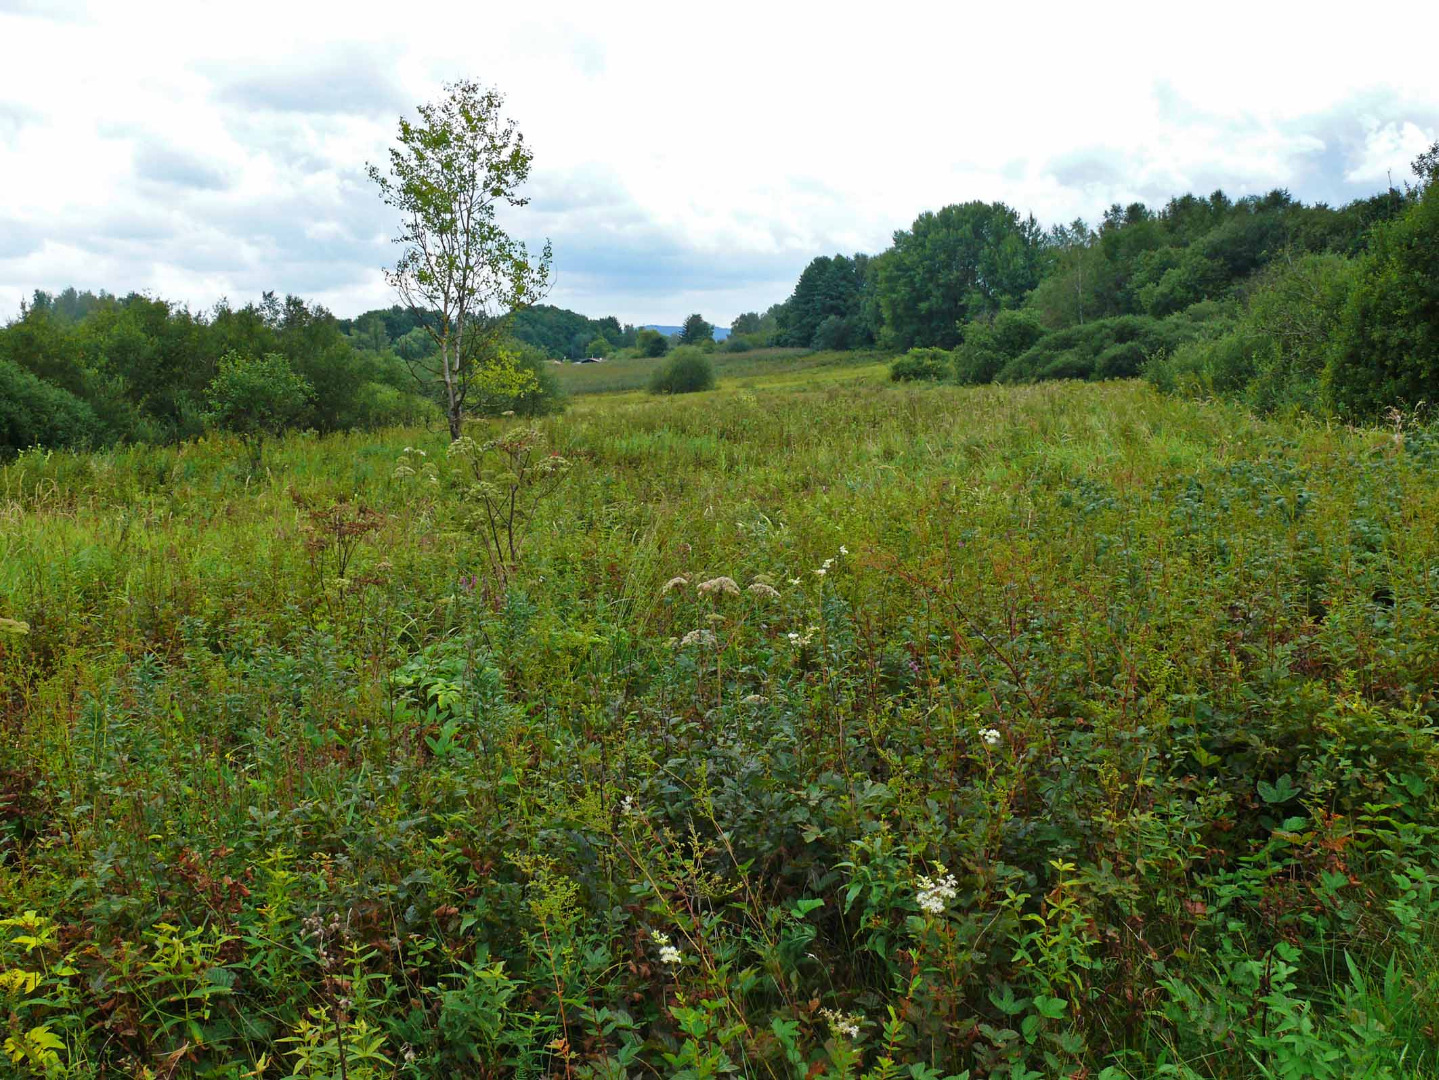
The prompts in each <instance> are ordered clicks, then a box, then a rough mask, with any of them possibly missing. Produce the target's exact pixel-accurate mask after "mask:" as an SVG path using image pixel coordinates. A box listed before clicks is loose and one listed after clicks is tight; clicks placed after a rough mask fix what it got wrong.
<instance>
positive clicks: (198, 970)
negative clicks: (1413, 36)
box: [0, 356, 1439, 1080]
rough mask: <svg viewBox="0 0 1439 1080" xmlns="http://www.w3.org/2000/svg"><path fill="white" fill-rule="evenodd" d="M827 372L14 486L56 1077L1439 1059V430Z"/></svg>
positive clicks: (743, 360)
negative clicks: (513, 489) (511, 514)
mask: <svg viewBox="0 0 1439 1080" xmlns="http://www.w3.org/2000/svg"><path fill="white" fill-rule="evenodd" d="M807 360H814V362H813V363H812V364H811V367H810V369H809V370H808V372H807V373H806V372H804V371H799V370H798V369H796V368H792V367H789V366H788V365H787V366H786V367H785V368H784V370H783V372H782V373H779V372H776V373H775V374H774V376H773V377H772V378H769V379H766V378H765V377H764V376H763V375H762V374H761V365H762V364H763V362H764V361H763V360H762V359H759V358H756V359H749V358H747V357H745V356H738V357H734V358H733V364H731V363H730V362H729V358H724V359H723V361H722V367H721V388H720V389H719V390H718V391H716V392H713V393H709V394H695V395H690V396H686V397H676V398H666V399H656V398H651V397H648V396H645V395H638V394H630V395H610V396H594V395H586V396H577V397H576V398H575V399H574V401H573V403H572V406H571V408H570V410H569V411H568V412H567V413H566V414H564V415H562V416H557V417H551V418H547V419H545V420H544V421H542V422H541V424H540V428H539V430H540V432H541V435H542V437H543V438H544V440H546V441H545V443H544V444H543V445H542V446H541V447H540V448H538V451H537V453H536V455H535V457H534V458H533V459H532V460H531V466H532V467H533V468H536V469H538V470H539V471H538V472H536V473H531V474H528V475H530V476H533V477H535V478H536V481H535V485H534V486H532V487H525V488H524V489H523V492H524V494H526V495H534V496H536V497H537V498H536V502H535V509H534V512H533V516H532V518H530V519H529V520H528V521H525V520H521V521H520V522H519V526H520V528H519V537H518V540H517V542H516V547H515V553H514V554H513V555H511V554H510V553H509V549H508V541H507V537H506V538H505V539H504V540H503V542H501V540H500V539H499V538H500V537H503V536H504V530H503V528H501V529H499V530H494V529H492V528H491V526H492V523H493V518H492V517H491V516H490V515H489V514H488V513H487V512H486V509H485V507H486V503H485V497H486V495H487V494H488V495H489V496H490V497H491V500H492V501H491V503H490V506H491V508H493V507H494V505H495V504H494V502H493V496H494V494H495V493H496V492H497V491H498V492H500V493H501V494H503V492H504V490H505V489H504V488H503V486H502V485H503V483H504V481H505V475H504V474H503V473H502V472H500V471H497V469H496V468H495V467H494V460H493V455H490V456H485V455H483V454H481V456H480V457H479V458H478V459H476V458H475V457H474V456H470V457H464V456H459V455H454V456H452V455H448V454H447V450H446V444H445V443H446V441H445V439H444V438H443V437H442V434H441V433H440V432H438V431H395V432H391V433H385V434H381V435H363V436H361V435H355V436H340V437H330V438H324V439H307V438H291V439H288V440H286V441H284V442H283V443H282V444H279V445H276V446H274V447H273V448H271V449H270V450H269V451H268V452H267V458H266V471H265V472H264V474H263V475H260V476H256V477H248V476H246V475H245V469H244V465H243V462H244V456H243V453H242V452H241V451H240V450H239V448H238V447H236V446H231V445H226V444H223V443H216V442H202V443H196V444H189V445H185V446H181V447H176V448H169V449H163V448H162V449H156V448H141V449H124V450H116V451H112V452H107V453H103V454H93V455H69V454H59V453H56V454H40V453H32V454H26V455H23V456H22V457H21V458H19V459H18V460H16V461H13V462H11V463H9V464H6V465H4V466H3V467H0V718H3V723H4V738H3V741H0V907H3V911H0V916H3V917H4V921H3V923H0V995H3V997H4V999H5V1012H6V1020H5V1024H6V1031H5V1033H4V1034H5V1036H6V1041H5V1051H6V1057H5V1059H3V1060H5V1061H8V1062H10V1063H12V1064H11V1068H13V1070H14V1071H15V1072H16V1074H18V1075H21V1076H36V1077H38V1076H46V1075H57V1076H58V1075H65V1076H73V1077H122V1076H123V1077H131V1076H154V1077H180V1076H187V1077H188V1076H207V1077H229V1078H239V1077H258V1076H264V1077H275V1076H283V1075H298V1076H309V1077H316V1078H318V1077H341V1076H343V1077H345V1078H346V1080H369V1078H380V1077H393V1076H398V1077H426V1078H441V1077H457V1076H466V1077H469V1076H479V1077H499V1076H511V1075H517V1076H526V1077H534V1076H565V1077H584V1078H597V1080H598V1078H614V1080H620V1078H624V1077H685V1078H708V1077H718V1076H722V1075H724V1076H730V1075H732V1076H737V1077H740V1076H742V1077H764V1078H786V1080H815V1078H818V1077H856V1078H857V1077H865V1078H883V1080H892V1078H897V1077H908V1078H913V1080H937V1078H939V1077H945V1076H957V1077H962V1076H969V1077H971V1078H976V1080H977V1078H980V1077H1004V1078H1011V1080H1022V1078H1041V1077H1087V1078H1100V1077H1103V1078H1105V1080H1115V1078H1119V1077H1261V1076H1266V1077H1268V1076H1272V1077H1336V1078H1340V1077H1344V1078H1347V1077H1370V1078H1381V1077H1396V1078H1397V1077H1434V1076H1439V1056H1436V1031H1435V1026H1434V1025H1435V1018H1436V1016H1439V943H1436V939H1439V839H1436V828H1439V786H1436V784H1439V749H1436V740H1435V735H1436V728H1435V719H1436V713H1439V705H1436V702H1435V697H1434V685H1435V675H1436V672H1439V437H1435V436H1431V435H1430V434H1428V433H1426V432H1424V431H1422V430H1413V431H1403V430H1400V431H1395V430H1390V429H1385V430H1359V431H1353V430H1345V429H1341V428H1337V427H1325V426H1320V425H1309V426H1304V425H1300V424H1288V423H1285V424H1280V423H1269V422H1263V421H1260V420H1257V419H1255V418H1254V417H1252V416H1251V415H1250V414H1248V413H1246V412H1244V411H1242V410H1240V409H1237V408H1231V407H1228V406H1222V405H1215V404H1205V403H1195V402H1185V401H1178V400H1174V399H1170V398H1165V397H1163V396H1161V395H1159V394H1157V393H1155V392H1154V391H1153V390H1151V389H1149V388H1147V387H1145V386H1143V385H1140V384H1137V383H1110V384H1044V385H1038V386H1030V387H1018V388H998V387H986V388H978V389H972V390H964V389H958V388H953V387H925V388H913V387H904V386H894V385H891V384H889V383H887V382H885V381H884V379H883V374H882V368H879V367H877V366H876V364H875V362H874V361H869V362H868V365H869V366H868V367H866V366H865V364H864V363H863V362H862V363H861V364H860V365H859V366H857V367H855V368H853V369H848V368H843V367H839V366H835V365H830V364H827V363H826V362H824V361H823V360H822V358H819V359H815V358H807ZM747 364H748V365H753V367H745V366H744V365H747ZM593 367H594V368H599V369H600V370H598V371H596V372H595V374H596V375H597V376H599V377H600V378H602V379H604V378H612V377H613V370H612V369H607V368H606V367H605V366H604V365H594V366H593ZM871 368H873V370H870V369H871ZM566 374H567V376H568V375H570V371H569V369H567V371H566ZM573 377H574V378H575V379H580V378H589V377H590V375H589V371H588V370H586V369H580V370H578V371H575V372H574V373H573ZM746 381H751V382H752V383H753V385H750V386H745V385H743V384H744V383H745V382H746ZM569 388H570V390H571V392H572V393H578V391H576V390H575V385H574V384H570V387H569ZM620 388H621V387H619V386H618V385H615V386H611V387H610V389H620ZM502 430H503V429H502V427H501V424H500V422H487V423H481V424H478V425H476V428H475V431H474V436H475V439H476V440H477V441H478V442H479V443H480V445H481V446H483V443H484V441H485V440H486V439H490V438H493V437H495V436H497V435H499V434H500V433H501V431H502ZM474 449H475V450H476V451H478V449H479V447H475V448H474ZM420 451H424V456H421V454H420V453H419V452H420ZM551 452H553V453H556V454H559V455H561V457H559V458H554V457H550V456H548V455H549V454H550V453H551ZM517 453H519V454H520V455H521V456H523V451H522V450H517ZM402 460H403V463H404V466H403V468H400V469H399V470H398V475H397V468H396V466H397V463H399V462H401V461H402ZM477 462H478V465H479V466H480V468H479V471H477ZM492 540H495V541H496V542H500V544H501V547H500V550H501V553H502V556H503V561H502V562H500V561H497V560H496V559H495V558H493V557H491V556H489V555H487V554H486V552H487V551H489V550H492V548H493V544H492V543H491V541H492ZM7 619H8V620H10V621H9V622H6V621H4V620H7Z"/></svg>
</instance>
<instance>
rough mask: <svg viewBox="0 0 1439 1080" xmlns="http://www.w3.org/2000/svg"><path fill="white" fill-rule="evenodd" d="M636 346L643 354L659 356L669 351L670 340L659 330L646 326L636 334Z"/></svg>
mask: <svg viewBox="0 0 1439 1080" xmlns="http://www.w3.org/2000/svg"><path fill="white" fill-rule="evenodd" d="M635 348H636V349H637V350H638V351H639V354H640V355H641V356H648V357H659V356H663V355H664V354H665V353H667V352H669V349H670V340H669V338H667V337H665V336H664V335H663V334H661V333H660V332H659V331H658V330H650V329H649V328H645V329H644V330H641V331H639V332H638V333H637V334H636V335H635Z"/></svg>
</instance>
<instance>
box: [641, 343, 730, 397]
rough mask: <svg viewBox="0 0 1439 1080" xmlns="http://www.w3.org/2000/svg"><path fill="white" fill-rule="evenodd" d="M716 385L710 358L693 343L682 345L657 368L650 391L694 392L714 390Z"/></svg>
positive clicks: (665, 392)
mask: <svg viewBox="0 0 1439 1080" xmlns="http://www.w3.org/2000/svg"><path fill="white" fill-rule="evenodd" d="M714 385H715V370H714V364H713V362H711V360H710V358H709V357H708V356H706V355H705V354H704V352H702V351H701V350H700V349H699V348H697V347H695V346H693V345H681V346H679V347H678V348H676V349H675V350H674V352H672V353H670V354H669V356H668V357H667V358H666V359H665V362H664V363H663V364H661V365H660V366H659V367H657V368H656V369H655V371H654V374H653V375H652V376H651V377H650V383H649V391H650V393H651V394H693V393H696V392H697V391H700V390H713V389H714Z"/></svg>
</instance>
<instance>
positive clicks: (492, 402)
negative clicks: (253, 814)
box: [471, 342, 565, 417]
mask: <svg viewBox="0 0 1439 1080" xmlns="http://www.w3.org/2000/svg"><path fill="white" fill-rule="evenodd" d="M564 405H565V402H564V394H563V392H562V391H561V389H560V384H559V380H558V379H557V378H556V377H555V365H554V364H553V362H551V361H550V360H548V359H546V357H545V355H544V353H542V352H541V351H540V350H539V349H536V348H534V347H533V346H530V345H524V344H521V343H518V342H511V343H507V344H505V345H502V346H500V347H499V349H498V350H497V351H496V353H495V355H494V357H493V358H492V359H491V360H490V361H489V362H488V363H486V364H484V365H482V366H481V367H480V368H479V369H478V370H477V371H476V372H475V380H474V387H473V391H472V398H471V409H472V411H473V412H474V413H475V415H476V416H491V417H493V416H507V415H513V416H543V415H545V414H546V413H552V412H559V411H561V410H562V409H563V408H564Z"/></svg>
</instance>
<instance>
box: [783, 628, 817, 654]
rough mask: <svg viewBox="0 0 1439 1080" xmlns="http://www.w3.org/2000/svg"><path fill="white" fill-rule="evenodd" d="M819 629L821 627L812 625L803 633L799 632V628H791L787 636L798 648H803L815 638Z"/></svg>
mask: <svg viewBox="0 0 1439 1080" xmlns="http://www.w3.org/2000/svg"><path fill="white" fill-rule="evenodd" d="M818 630H819V627H817V626H811V627H810V628H809V629H807V630H806V631H805V632H804V633H803V634H801V633H799V632H798V631H797V630H791V631H790V632H789V633H788V634H786V635H785V636H786V637H788V638H789V643H790V644H791V645H793V646H794V647H795V648H796V649H802V648H804V647H805V646H806V645H808V644H809V643H810V642H811V641H813V640H814V635H815V633H816V632H817V631H818Z"/></svg>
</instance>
